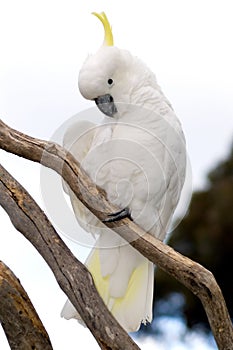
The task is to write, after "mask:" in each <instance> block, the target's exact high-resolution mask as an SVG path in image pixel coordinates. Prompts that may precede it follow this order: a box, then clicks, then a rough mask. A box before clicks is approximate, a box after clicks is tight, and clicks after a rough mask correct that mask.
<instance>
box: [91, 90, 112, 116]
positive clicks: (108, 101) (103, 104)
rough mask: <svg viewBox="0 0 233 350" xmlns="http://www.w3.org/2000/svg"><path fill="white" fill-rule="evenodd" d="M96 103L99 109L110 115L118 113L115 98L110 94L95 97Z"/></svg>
mask: <svg viewBox="0 0 233 350" xmlns="http://www.w3.org/2000/svg"><path fill="white" fill-rule="evenodd" d="M95 103H96V105H97V107H98V108H99V110H100V111H101V112H102V113H104V114H106V115H107V116H108V117H113V116H114V114H116V113H117V108H116V106H115V104H114V99H113V97H112V96H111V95H110V94H106V95H103V96H99V97H97V98H95Z"/></svg>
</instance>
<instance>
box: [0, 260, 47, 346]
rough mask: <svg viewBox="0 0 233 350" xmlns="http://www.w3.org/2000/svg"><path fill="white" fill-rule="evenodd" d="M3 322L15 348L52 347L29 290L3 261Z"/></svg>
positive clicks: (0, 292)
mask: <svg viewBox="0 0 233 350" xmlns="http://www.w3.org/2000/svg"><path fill="white" fill-rule="evenodd" d="M0 323H1V324H2V327H3V329H4V331H5V334H6V337H7V339H8V342H9V345H10V347H11V349H12V350H32V349H37V350H52V345H51V342H50V340H49V336H48V334H47V332H46V330H45V328H44V326H43V324H42V323H41V320H40V319H39V316H38V315H37V313H36V310H35V309H34V307H33V305H32V303H31V301H30V299H29V297H28V295H27V293H26V292H25V290H24V289H23V287H22V286H21V284H20V282H19V280H18V279H17V278H16V277H15V275H14V274H13V272H12V271H11V270H10V269H9V268H8V267H7V266H6V265H5V264H4V263H3V262H1V261H0Z"/></svg>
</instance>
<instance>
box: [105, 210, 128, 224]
mask: <svg viewBox="0 0 233 350" xmlns="http://www.w3.org/2000/svg"><path fill="white" fill-rule="evenodd" d="M125 218H129V219H130V220H131V221H133V219H132V217H131V215H130V210H129V208H124V209H122V210H119V211H117V212H116V213H112V214H108V217H107V218H106V219H104V220H102V222H103V223H105V222H115V221H119V220H122V219H125Z"/></svg>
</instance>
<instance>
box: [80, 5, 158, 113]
mask: <svg viewBox="0 0 233 350" xmlns="http://www.w3.org/2000/svg"><path fill="white" fill-rule="evenodd" d="M93 14H94V15H95V16H96V17H98V18H99V19H100V20H101V22H102V23H103V26H104V30H105V38H104V43H103V46H102V47H101V48H100V49H99V50H98V51H97V53H96V54H94V55H91V56H89V57H88V58H87V59H86V61H85V62H84V64H83V67H82V68H81V70H80V73H79V90H80V92H81V94H82V95H83V97H85V98H86V99H88V100H94V101H95V102H96V105H97V106H98V108H99V109H100V110H101V112H103V113H104V114H105V115H107V116H109V117H119V114H121V113H120V112H121V111H119V109H121V106H122V105H123V104H130V103H135V101H133V91H134V90H135V89H137V90H138V88H139V87H140V86H142V85H143V83H144V81H146V85H148V84H150V80H151V75H152V73H151V72H149V70H148V68H147V67H146V66H145V64H143V63H142V62H141V61H140V60H139V59H137V58H136V57H134V56H132V55H131V54H130V53H129V52H128V51H126V50H122V49H119V48H117V47H116V46H113V36H112V31H111V26H110V24H109V22H108V19H107V17H106V15H105V13H104V12H102V13H100V14H98V13H93ZM153 79H154V78H153ZM119 103H120V104H121V106H120V104H119Z"/></svg>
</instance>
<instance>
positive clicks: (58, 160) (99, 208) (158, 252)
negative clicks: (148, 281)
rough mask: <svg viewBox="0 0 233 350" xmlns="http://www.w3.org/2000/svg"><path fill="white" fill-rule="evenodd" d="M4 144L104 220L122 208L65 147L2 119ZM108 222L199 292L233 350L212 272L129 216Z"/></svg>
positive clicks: (218, 335)
mask: <svg viewBox="0 0 233 350" xmlns="http://www.w3.org/2000/svg"><path fill="white" fill-rule="evenodd" d="M0 147H1V148H2V149H4V150H6V151H8V152H11V153H14V154H17V155H18V156H22V157H24V158H27V159H29V160H33V161H36V162H40V163H41V164H43V165H45V166H47V167H49V168H51V169H54V170H55V171H56V172H57V173H59V174H60V175H61V176H62V177H63V178H64V180H65V181H66V182H67V183H68V184H69V186H70V187H71V189H72V190H73V192H74V193H75V194H76V196H77V197H78V198H79V199H80V200H81V201H82V202H83V204H84V205H85V206H86V207H88V208H89V209H90V210H91V211H92V212H93V213H94V214H95V215H96V216H97V217H98V218H99V219H100V220H103V219H104V218H105V217H106V215H107V214H110V213H113V212H116V211H117V210H118V209H119V208H116V207H115V206H113V205H111V204H110V203H109V202H108V201H107V199H106V195H105V193H104V191H103V190H101V189H100V188H98V187H97V186H96V185H95V184H93V183H92V182H91V180H90V179H89V178H88V176H87V175H86V174H85V172H84V171H83V170H82V169H81V167H80V165H79V163H78V162H77V161H76V160H75V159H74V157H73V156H72V155H70V154H69V153H67V152H66V151H65V150H64V149H63V148H62V147H61V146H59V145H56V144H53V143H51V142H46V141H42V140H37V139H34V138H31V137H29V136H27V135H24V134H22V133H20V132H18V131H16V130H13V129H11V128H10V127H8V126H7V125H5V124H4V123H3V122H1V121H0ZM77 179H78V181H77ZM106 225H107V226H108V227H111V228H112V229H113V230H114V231H115V232H117V233H118V234H120V235H121V236H122V237H124V238H125V239H126V240H127V241H129V242H130V244H131V245H132V246H133V247H134V248H135V249H137V250H138V251H140V252H141V253H142V254H143V255H144V256H145V257H147V258H148V259H149V260H151V261H152V262H154V263H155V264H156V265H157V266H158V267H160V268H161V269H163V270H164V271H165V272H167V273H169V274H170V275H172V276H173V277H175V278H176V279H177V280H178V281H179V282H181V283H183V284H184V285H185V286H186V287H187V288H189V289H190V290H191V291H192V292H193V293H194V294H195V295H197V296H198V297H199V298H200V300H201V302H202V304H203V307H204V308H205V311H206V314H207V316H208V319H209V322H210V326H211V329H212V332H213V335H214V337H215V340H216V342H217V344H218V347H219V349H220V350H232V349H233V328H232V323H231V320H230V316H229V313H228V310H227V307H226V304H225V300H224V298H223V296H222V293H221V290H220V288H219V286H218V284H217V282H216V280H215V278H214V277H213V275H212V274H211V272H209V271H208V270H206V269H205V268H204V267H203V266H201V265H200V264H198V263H196V262H194V261H192V260H190V259H189V258H187V257H184V256H182V255H181V254H179V253H177V252H175V251H174V250H173V249H172V248H170V247H169V246H167V245H166V244H164V243H162V242H161V241H159V240H158V239H156V238H154V237H152V236H151V235H149V234H147V233H145V232H144V231H143V230H142V229H141V228H140V227H138V226H137V225H136V224H135V223H134V222H132V221H130V220H129V219H124V220H122V221H120V222H117V223H106Z"/></svg>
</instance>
